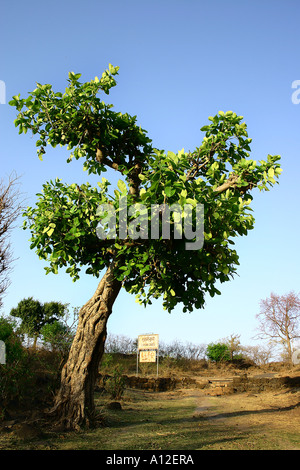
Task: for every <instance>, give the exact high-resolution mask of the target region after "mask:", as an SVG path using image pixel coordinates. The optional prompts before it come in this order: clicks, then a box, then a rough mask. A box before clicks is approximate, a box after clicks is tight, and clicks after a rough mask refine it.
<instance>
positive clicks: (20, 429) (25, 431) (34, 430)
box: [14, 423, 43, 440]
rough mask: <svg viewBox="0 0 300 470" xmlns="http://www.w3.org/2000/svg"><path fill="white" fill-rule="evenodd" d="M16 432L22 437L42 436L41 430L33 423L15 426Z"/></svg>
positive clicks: (34, 437)
mask: <svg viewBox="0 0 300 470" xmlns="http://www.w3.org/2000/svg"><path fill="white" fill-rule="evenodd" d="M14 434H15V435H16V436H17V437H19V438H20V439H26V440H27V439H28V440H30V439H36V438H40V437H42V435H43V433H42V432H41V430H40V429H39V428H38V427H37V426H34V425H32V424H28V423H22V424H19V425H17V426H15V427H14Z"/></svg>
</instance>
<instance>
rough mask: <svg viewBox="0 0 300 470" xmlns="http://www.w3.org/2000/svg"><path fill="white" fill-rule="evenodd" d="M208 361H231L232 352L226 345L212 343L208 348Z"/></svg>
mask: <svg viewBox="0 0 300 470" xmlns="http://www.w3.org/2000/svg"><path fill="white" fill-rule="evenodd" d="M206 355H207V357H208V359H210V360H211V361H214V362H221V361H229V360H230V350H229V347H228V345H227V344H225V343H210V344H208V346H207V348H206Z"/></svg>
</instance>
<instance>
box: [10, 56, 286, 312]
mask: <svg viewBox="0 0 300 470" xmlns="http://www.w3.org/2000/svg"><path fill="white" fill-rule="evenodd" d="M117 73H118V67H113V66H112V65H110V66H109V69H108V70H106V71H105V72H104V74H103V75H102V78H101V79H100V80H99V79H97V78H95V80H91V81H90V82H86V83H81V82H79V78H80V76H81V75H80V74H74V73H70V74H69V78H68V82H69V86H68V87H67V88H66V90H65V93H60V92H54V91H53V90H52V86H51V85H40V84H37V88H36V89H35V90H34V91H33V92H31V93H29V96H28V98H26V99H25V98H24V99H21V98H20V96H19V95H18V96H14V97H13V100H12V101H11V102H10V104H11V105H13V106H15V107H16V109H17V111H18V116H17V119H16V121H15V124H16V126H18V127H19V132H20V133H22V132H27V130H31V131H32V132H33V134H37V135H38V140H37V142H36V145H37V148H38V156H39V158H42V156H43V154H44V153H45V152H46V150H45V148H46V146H47V145H51V146H52V147H55V146H56V145H58V144H59V145H61V146H67V149H68V150H70V151H71V154H70V156H69V157H68V160H67V161H68V162H70V161H71V160H72V159H73V158H75V159H79V158H82V159H83V170H87V172H88V173H94V174H98V175H101V174H102V173H103V172H104V171H106V170H107V168H108V167H109V168H113V169H114V170H117V171H118V172H120V174H121V175H122V178H123V179H120V180H119V182H118V184H117V188H116V189H114V191H113V194H110V193H109V186H110V182H109V181H108V180H106V179H105V178H102V181H101V182H99V183H98V187H91V185H90V184H89V183H87V184H82V185H81V186H80V187H79V186H78V185H77V184H75V183H74V184H70V185H67V184H64V183H63V182H62V181H61V180H60V179H56V180H55V181H54V182H53V181H50V182H47V183H45V184H44V185H43V190H42V192H41V193H39V194H38V195H37V196H38V200H37V203H36V206H35V207H28V209H27V211H26V212H25V214H24V216H25V217H26V219H25V222H24V229H30V231H31V234H32V237H31V248H32V249H35V250H36V252H37V254H38V256H39V257H40V258H41V259H44V260H46V261H48V263H49V266H48V267H46V268H45V269H46V272H47V273H50V272H52V273H57V272H58V269H59V268H65V269H66V272H68V273H69V274H70V276H71V277H72V278H73V280H77V279H79V277H80V271H81V269H82V268H84V269H85V272H86V273H87V274H91V275H94V276H97V277H98V276H99V275H100V274H101V272H102V270H103V269H104V268H106V267H108V266H109V265H110V264H111V261H112V260H113V259H114V262H115V276H116V277H117V279H118V280H120V281H122V282H123V287H124V288H125V289H126V290H127V291H128V292H130V293H132V294H135V295H136V298H137V301H138V302H139V303H141V304H143V305H145V306H146V305H147V304H151V301H152V299H153V298H154V299H157V298H159V297H161V296H163V306H164V308H165V309H167V310H168V311H169V312H170V311H172V310H173V308H174V307H175V306H176V305H177V304H178V303H180V302H181V303H182V304H183V311H192V310H193V309H194V308H197V309H198V308H203V307H204V304H205V296H206V294H209V295H210V296H212V297H213V296H214V295H216V294H217V295H219V294H221V292H220V290H219V289H217V287H216V285H217V284H219V283H223V282H226V281H229V280H230V279H232V278H233V276H234V275H235V273H236V271H237V266H238V265H239V257H238V254H237V252H236V250H235V249H234V244H235V238H236V237H238V236H243V235H247V234H248V232H249V230H251V229H253V227H254V217H253V215H252V214H251V211H252V209H251V207H250V203H251V201H252V199H253V196H252V195H251V194H250V192H251V191H252V190H253V189H254V188H258V189H259V190H261V191H262V190H269V187H272V186H273V185H274V184H275V183H277V181H276V180H277V178H278V177H279V175H280V173H281V171H282V170H281V168H280V165H279V160H280V156H278V155H275V156H272V155H268V156H267V159H266V160H260V161H256V160H251V159H250V158H249V156H250V150H251V149H250V143H251V139H250V138H249V136H248V133H247V126H246V123H245V122H243V117H242V116H238V115H237V114H236V113H234V112H232V111H227V112H226V113H224V112H223V111H220V112H219V113H218V114H217V115H215V116H213V117H212V116H211V117H209V121H210V122H209V124H207V125H205V126H204V127H202V129H201V131H202V132H203V133H204V138H203V141H202V143H201V145H200V146H199V147H198V148H196V149H195V150H194V151H192V152H185V151H184V149H182V150H181V151H179V152H178V153H176V154H175V153H173V152H165V151H164V150H158V149H155V148H154V147H153V146H152V142H151V140H150V139H149V138H148V137H147V135H146V131H145V130H143V129H142V128H141V127H140V126H138V125H137V119H136V116H134V117H132V116H130V115H128V114H127V113H126V114H122V113H120V112H116V111H114V110H113V109H112V108H113V106H112V105H107V104H105V103H104V102H103V101H102V99H101V98H100V97H99V96H97V95H98V93H101V92H104V93H106V94H108V93H109V91H110V88H111V87H113V86H115V85H116V81H115V78H114V77H115V75H116V74H117ZM124 197H126V198H127V204H128V206H129V207H132V208H133V209H135V210H137V208H136V206H134V204H135V205H136V204H143V205H144V207H146V208H150V207H151V205H154V204H157V205H161V204H166V205H168V206H171V205H172V204H178V205H179V206H180V207H181V209H182V220H183V224H184V223H185V221H186V220H188V215H187V214H186V212H185V210H184V205H185V204H190V205H192V206H193V207H196V206H197V205H199V204H203V205H204V246H203V248H201V249H197V250H186V242H187V238H186V236H185V234H184V233H183V234H182V235H183V236H182V238H181V239H179V238H176V236H175V228H176V227H178V220H176V218H175V217H173V218H171V220H170V228H171V230H170V237H169V239H165V238H163V237H162V235H161V231H160V235H159V237H158V238H152V239H151V237H150V236H148V238H147V239H143V238H141V237H140V238H138V239H134V238H133V237H129V236H128V237H127V238H124V237H123V238H122V237H120V238H117V239H113V238H112V239H104V240H101V239H99V238H98V237H97V233H96V228H97V225H98V223H99V221H100V220H101V217H100V216H99V214H98V215H97V207H98V206H99V205H102V204H110V205H111V207H112V208H113V209H114V211H115V212H116V214H117V220H116V225H117V227H116V228H117V233H118V230H119V224H120V213H121V201H122V198H124ZM140 212H141V214H140V216H141V219H140V220H141V221H143V222H147V224H148V227H150V219H151V211H150V210H146V211H145V210H144V209H143V210H141V211H140ZM193 222H195V214H193ZM188 241H189V242H193V241H195V239H194V240H188Z"/></svg>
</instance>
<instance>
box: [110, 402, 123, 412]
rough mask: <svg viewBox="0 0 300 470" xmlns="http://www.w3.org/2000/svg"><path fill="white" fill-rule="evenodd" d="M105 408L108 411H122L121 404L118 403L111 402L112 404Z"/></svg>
mask: <svg viewBox="0 0 300 470" xmlns="http://www.w3.org/2000/svg"><path fill="white" fill-rule="evenodd" d="M106 408H107V409H108V410H117V411H121V410H122V406H121V403H119V402H118V401H112V402H110V403H108V405H107V406H106Z"/></svg>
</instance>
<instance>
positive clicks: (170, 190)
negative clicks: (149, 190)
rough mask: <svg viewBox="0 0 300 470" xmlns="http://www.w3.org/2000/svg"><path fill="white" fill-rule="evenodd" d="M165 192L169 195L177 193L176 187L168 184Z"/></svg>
mask: <svg viewBox="0 0 300 470" xmlns="http://www.w3.org/2000/svg"><path fill="white" fill-rule="evenodd" d="M164 191H165V194H166V196H167V197H172V196H173V194H175V192H176V190H175V189H174V188H172V187H171V186H166V187H165V189H164Z"/></svg>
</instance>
